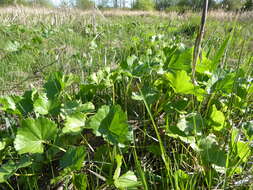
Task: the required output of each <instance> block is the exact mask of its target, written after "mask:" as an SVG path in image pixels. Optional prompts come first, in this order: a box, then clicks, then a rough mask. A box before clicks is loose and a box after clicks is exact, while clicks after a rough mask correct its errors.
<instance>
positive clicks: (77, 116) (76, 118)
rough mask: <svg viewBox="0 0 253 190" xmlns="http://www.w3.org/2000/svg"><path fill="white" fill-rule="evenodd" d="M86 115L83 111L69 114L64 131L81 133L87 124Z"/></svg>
mask: <svg viewBox="0 0 253 190" xmlns="http://www.w3.org/2000/svg"><path fill="white" fill-rule="evenodd" d="M85 121H86V115H85V114H83V113H74V114H72V115H69V116H67V118H66V122H65V124H64V127H63V129H62V132H63V133H79V132H81V131H82V129H83V128H84V126H85Z"/></svg>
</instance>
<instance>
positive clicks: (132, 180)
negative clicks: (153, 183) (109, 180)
mask: <svg viewBox="0 0 253 190" xmlns="http://www.w3.org/2000/svg"><path fill="white" fill-rule="evenodd" d="M114 184H115V186H116V187H117V188H119V189H132V190H133V189H136V190H137V189H138V187H139V186H140V182H138V180H137V177H136V176H135V174H134V172H132V171H128V172H127V173H125V174H123V175H122V176H120V177H119V178H117V179H116V180H115V181H114Z"/></svg>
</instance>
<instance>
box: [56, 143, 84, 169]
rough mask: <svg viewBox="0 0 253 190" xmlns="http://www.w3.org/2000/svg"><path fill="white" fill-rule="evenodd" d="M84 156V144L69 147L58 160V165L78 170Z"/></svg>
mask: <svg viewBox="0 0 253 190" xmlns="http://www.w3.org/2000/svg"><path fill="white" fill-rule="evenodd" d="M85 156H86V148H85V147H84V146H79V147H74V146H73V147H70V148H69V149H68V150H67V152H66V153H65V154H64V155H63V157H62V159H61V160H60V166H61V167H62V168H70V169H71V170H80V169H81V167H82V166H83V162H84V158H85Z"/></svg>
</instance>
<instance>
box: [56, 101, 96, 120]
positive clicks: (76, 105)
mask: <svg viewBox="0 0 253 190" xmlns="http://www.w3.org/2000/svg"><path fill="white" fill-rule="evenodd" d="M94 109H95V106H94V105H93V104H92V103H91V102H87V103H85V104H82V103H80V102H78V101H69V102H66V103H64V104H63V106H62V108H61V113H62V115H63V116H64V117H65V116H68V115H72V114H75V113H80V112H82V113H90V112H92V111H93V110H94Z"/></svg>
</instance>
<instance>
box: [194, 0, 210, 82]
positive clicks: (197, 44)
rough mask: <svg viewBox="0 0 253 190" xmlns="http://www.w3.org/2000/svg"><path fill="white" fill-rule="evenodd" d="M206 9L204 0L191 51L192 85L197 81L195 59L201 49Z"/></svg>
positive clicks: (196, 59)
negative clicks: (198, 26) (199, 23)
mask: <svg viewBox="0 0 253 190" xmlns="http://www.w3.org/2000/svg"><path fill="white" fill-rule="evenodd" d="M207 9H208V0H205V1H204V4H203V11H202V17H201V25H200V28H199V33H198V35H197V38H196V40H195V45H194V53H193V61H192V82H193V84H194V85H197V82H196V79H195V73H196V65H197V61H198V58H199V53H200V49H201V41H202V39H203V36H204V32H205V24H206V17H207Z"/></svg>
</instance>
